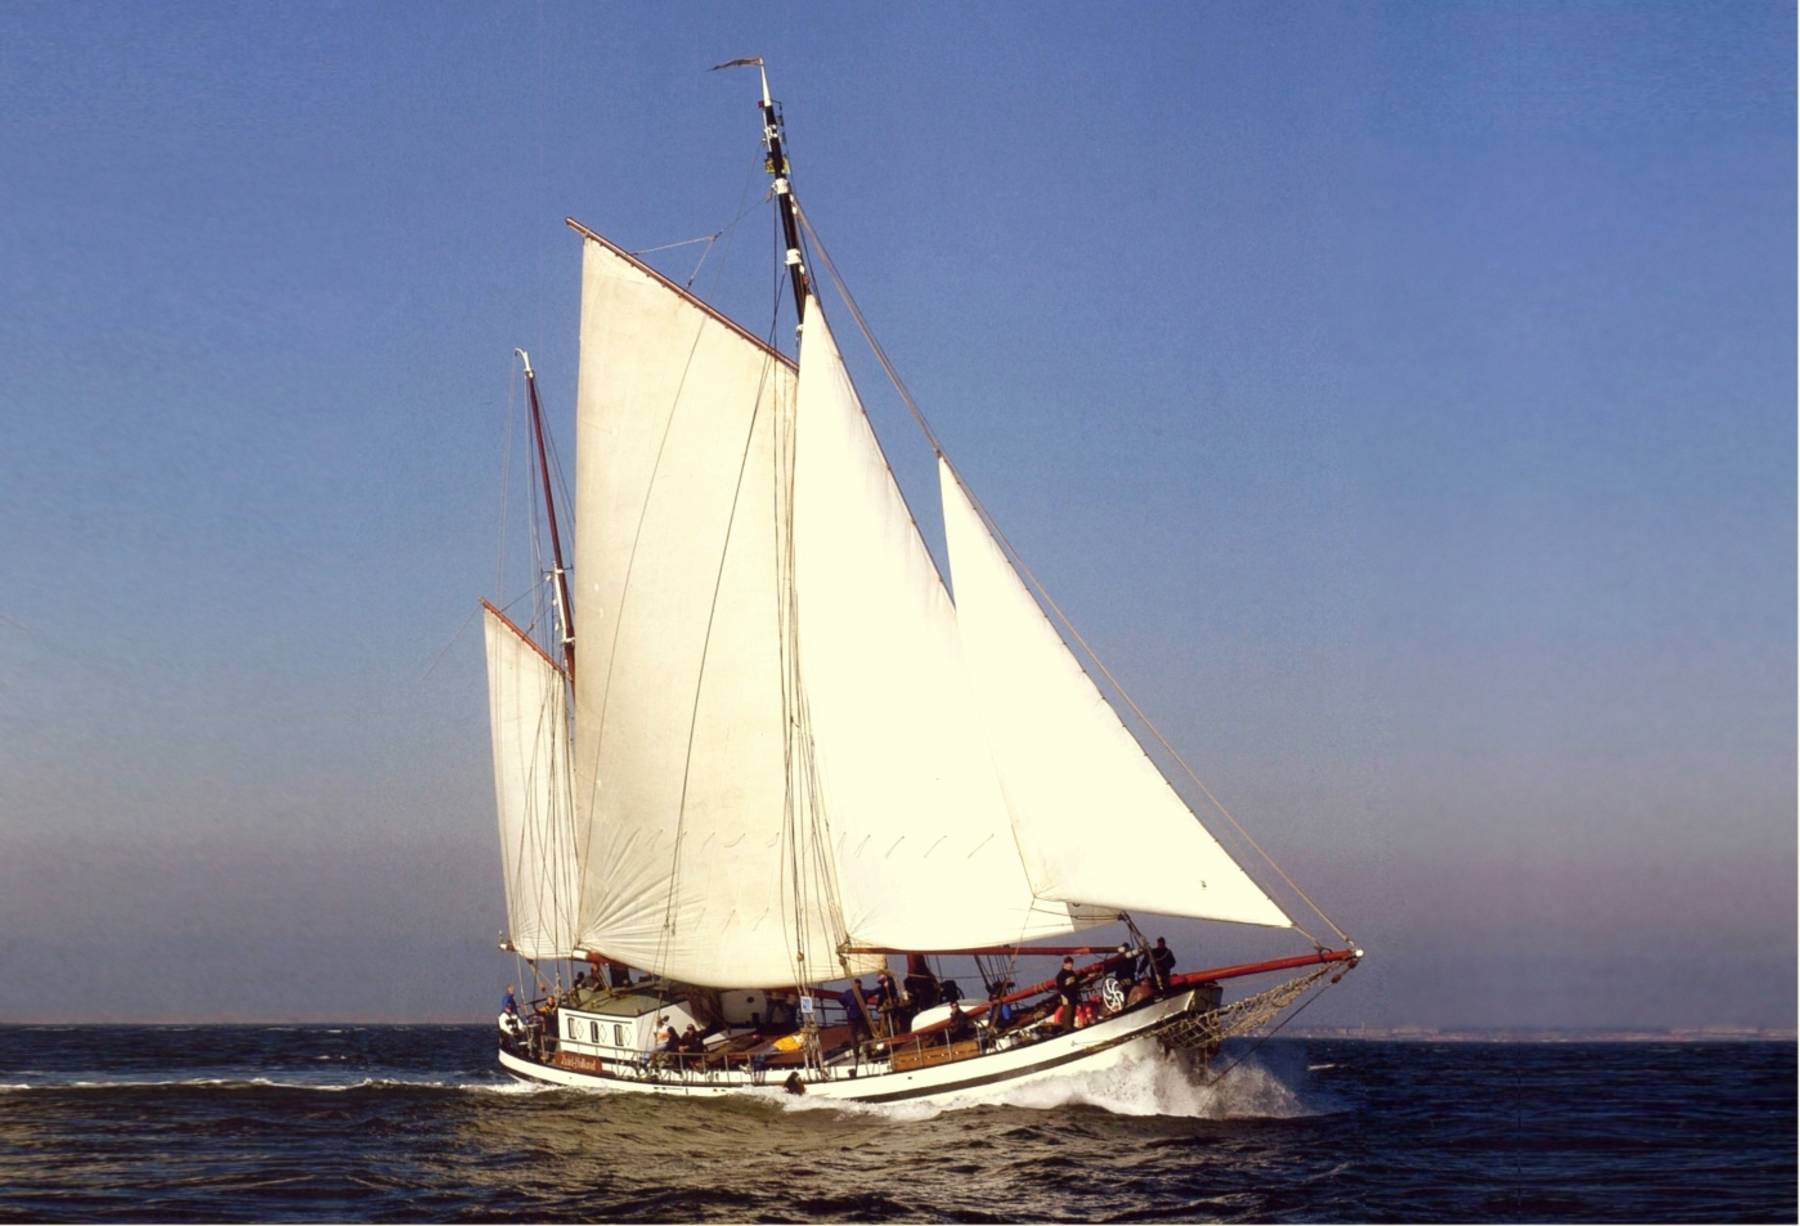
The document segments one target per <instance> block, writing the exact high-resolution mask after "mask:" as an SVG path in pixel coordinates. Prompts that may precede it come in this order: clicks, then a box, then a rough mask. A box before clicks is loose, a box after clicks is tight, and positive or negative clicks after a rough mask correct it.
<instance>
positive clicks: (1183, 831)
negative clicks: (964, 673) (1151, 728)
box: [938, 458, 1291, 928]
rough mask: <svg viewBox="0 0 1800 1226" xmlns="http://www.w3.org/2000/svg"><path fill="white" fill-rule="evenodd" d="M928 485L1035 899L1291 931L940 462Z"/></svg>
mask: <svg viewBox="0 0 1800 1226" xmlns="http://www.w3.org/2000/svg"><path fill="white" fill-rule="evenodd" d="M938 479H939V485H940V489H941V493H942V497H943V505H944V532H945V536H946V538H947V541H948V544H949V550H950V575H951V580H952V582H953V584H954V585H955V589H956V615H957V624H958V626H959V627H960V630H961V633H962V641H963V646H964V650H965V652H966V653H967V657H968V661H969V671H970V675H971V676H972V678H973V679H974V684H975V690H976V693H977V694H978V695H979V698H980V702H981V707H982V710H983V714H984V716H985V719H984V724H985V729H984V731H985V735H986V738H987V740H988V742H989V744H990V745H991V746H992V747H993V751H994V759H995V761H996V762H997V763H998V765H999V768H1000V776H1001V779H1002V782H1003V783H1004V785H1005V789H1006V798H1007V801H1008V803H1009V804H1010V806H1011V809H1012V816H1013V822H1014V828H1015V830H1016V831H1017V834H1018V840H1019V848H1020V851H1021V852H1022V854H1023V856H1024V861H1025V867H1026V871H1027V873H1028V874H1029V875H1030V878H1031V884H1032V888H1033V889H1034V890H1035V891H1036V892H1037V894H1038V896H1039V897H1042V898H1058V899H1064V900H1067V901H1071V902H1074V901H1080V902H1084V903H1090V904H1103V905H1107V906H1113V907H1120V908H1124V909H1127V910H1131V911H1146V912H1155V913H1158V914H1162V915H1186V916H1194V917H1197V918H1202V919H1216V920H1231V921H1235V922H1239V923H1246V924H1265V925H1269V926H1272V927H1284V928H1285V927H1289V926H1291V921H1290V920H1289V919H1288V917H1287V916H1286V915H1284V914H1283V913H1282V911H1281V909H1280V908H1279V907H1277V906H1276V905H1275V903H1274V902H1273V901H1272V900H1271V899H1270V898H1269V897H1268V895H1266V894H1265V893H1264V892H1263V891H1262V889H1261V888H1259V887H1258V886H1257V884H1256V883H1255V882H1254V881H1252V880H1251V879H1250V877H1249V876H1248V875H1247V874H1246V873H1245V872H1244V870H1243V869H1242V868H1240V867H1239V866H1238V864H1237V862H1236V861H1234V860H1233V859H1232V858H1231V856H1230V855H1229V854H1228V853H1227V852H1226V851H1225V849H1224V848H1222V847H1221V846H1219V844H1218V842H1217V841H1216V840H1214V839H1213V837H1212V836H1211V835H1210V834H1209V833H1207V831H1206V829H1205V828H1204V827H1203V826H1202V825H1201V824H1200V822H1199V821H1198V819H1196V818H1195V816H1194V814H1193V812H1192V811H1191V810H1190V809H1189V808H1188V807H1187V805H1186V804H1185V803H1184V802H1183V801H1182V800H1181V798H1180V797H1179V796H1177V795H1176V793H1175V791H1174V789H1173V788H1171V787H1170V786H1169V783H1168V780H1166V779H1165V778H1164V777H1163V775H1162V773H1161V772H1160V771H1159V770H1157V768H1156V766H1155V765H1154V764H1153V763H1152V762H1151V761H1150V759H1149V758H1148V757H1146V756H1145V754H1144V751H1143V749H1142V747H1141V746H1139V745H1138V743H1137V741H1136V740H1135V739H1134V738H1133V737H1132V735H1131V733H1130V732H1129V731H1127V730H1126V728H1125V726H1124V725H1123V724H1122V723H1121V722H1120V721H1119V717H1118V715H1117V714H1116V713H1115V712H1114V711H1113V709H1112V707H1111V706H1109V705H1108V704H1107V702H1106V700H1105V698H1103V697H1102V696H1101V694H1100V691H1099V690H1098V689H1097V688H1096V687H1095V685H1094V683H1093V681H1092V680H1091V679H1090V678H1089V677H1088V675H1087V674H1086V673H1085V672H1084V671H1082V668H1081V665H1080V664H1079V663H1078V662H1077V661H1076V659H1075V657H1074V656H1073V655H1072V654H1071V653H1070V651H1069V649H1068V647H1067V646H1066V645H1065V644H1064V643H1063V641H1062V638H1061V636H1059V635H1058V634H1057V633H1056V630H1055V628H1054V627H1053V626H1052V625H1051V624H1050V622H1049V620H1048V619H1047V618H1046V617H1045V616H1044V613H1043V611H1042V610H1041V609H1040V608H1039V607H1038V604H1037V602H1036V601H1035V600H1034V599H1033V598H1032V596H1031V594H1030V592H1029V591H1028V590H1027V589H1026V587H1025V585H1024V583H1023V582H1022V581H1021V580H1020V578H1019V576H1018V574H1017V572H1015V571H1014V569H1013V567H1012V564H1011V563H1010V562H1008V561H1007V559H1006V557H1005V555H1004V554H1003V553H1002V551H1001V549H1000V546H999V544H998V543H997V542H996V541H995V540H994V538H993V536H992V535H991V534H990V533H989V532H988V529H987V526H986V525H985V524H984V523H983V522H982V519H981V516H980V515H979V514H978V513H977V512H976V510H975V508H974V506H973V505H972V504H971V503H970V501H969V498H968V495H967V493H966V492H965V491H964V490H963V488H962V485H961V483H960V481H959V480H958V478H957V476H956V474H955V472H954V471H953V470H952V469H951V468H950V466H949V464H948V463H947V462H945V461H944V460H942V459H941V458H940V460H939V463H938Z"/></svg>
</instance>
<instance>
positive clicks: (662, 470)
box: [574, 234, 846, 986]
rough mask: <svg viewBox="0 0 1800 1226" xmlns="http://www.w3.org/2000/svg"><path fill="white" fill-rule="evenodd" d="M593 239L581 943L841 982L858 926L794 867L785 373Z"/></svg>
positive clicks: (673, 966) (583, 575) (582, 432)
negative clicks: (782, 500) (843, 951)
mask: <svg viewBox="0 0 1800 1226" xmlns="http://www.w3.org/2000/svg"><path fill="white" fill-rule="evenodd" d="M582 247H583V260H582V301H581V362H580V371H579V388H578V394H577V425H576V431H577V433H576V443H577V449H576V452H577V454H576V475H575V483H576V495H575V510H576V515H577V523H576V533H575V550H576V552H575V568H574V579H575V582H576V594H575V598H574V603H575V627H576V638H577V641H578V642H580V643H581V645H582V657H581V667H580V668H579V669H578V670H577V671H576V686H575V702H576V720H575V726H576V730H577V736H576V753H575V768H576V775H575V778H576V806H577V812H578V815H579V817H580V819H581V837H580V846H581V857H582V868H583V873H582V888H581V909H580V916H581V935H580V941H581V944H582V946H583V947H584V948H588V949H593V950H597V951H599V952H602V953H604V954H606V955H607V956H609V957H612V958H616V959H618V960H620V961H622V962H625V963H628V964H629V965H632V966H637V967H643V968H646V969H649V970H651V971H654V972H657V973H660V974H664V975H667V976H670V977H672V978H675V979H680V980H683V981H686V982H689V983H695V984H703V985H716V986H743V985H756V986H773V985H777V984H784V983H794V982H796V981H802V980H807V981H816V980H820V979H827V978H832V977H834V976H837V975H840V974H842V973H843V971H842V969H841V967H840V966H839V965H838V963H837V960H836V949H837V946H838V944H839V942H840V941H841V940H843V939H844V936H845V935H846V934H845V933H844V931H843V929H842V922H841V920H840V919H839V918H838V917H837V916H836V915H835V914H834V913H833V908H832V906H831V901H830V898H829V896H828V895H827V894H826V893H824V892H822V891H819V890H816V889H809V888H807V885H806V881H804V880H799V881H797V877H800V876H801V875H802V874H807V873H809V872H810V871H811V869H810V866H812V865H814V864H816V863H817V862H818V860H819V854H818V849H817V848H814V847H812V846H810V845H809V844H808V842H807V840H808V837H809V833H810V832H809V829H808V828H807V827H806V825H805V823H802V822H796V821H795V820H793V817H792V812H791V808H790V807H789V806H788V803H787V795H788V793H787V778H788V771H789V764H788V754H787V743H788V742H787V736H786V731H785V721H786V719H787V715H788V712H787V709H786V703H785V701H784V693H785V690H784V684H783V678H784V672H785V669H784V650H783V643H784V638H783V630H782V624H781V620H780V612H779V608H778V599H777V597H778V588H777V573H776V557H777V544H778V533H777V523H776V505H777V504H776V493H777V490H776V480H775V471H776V465H775V440H776V434H777V428H778V419H781V420H785V419H787V417H788V416H789V415H791V411H792V409H791V406H792V401H793V396H794V385H795V380H794V372H793V369H792V367H791V366H790V365H789V364H788V363H787V361H786V360H785V359H784V358H782V357H781V356H780V355H779V354H778V353H776V352H775V351H774V350H772V349H770V348H769V347H767V346H766V345H764V344H762V343H761V342H759V341H757V340H756V339H755V338H753V337H751V336H750V335H749V334H747V333H745V332H743V331H742V330H740V329H738V328H737V327H736V326H735V325H732V324H730V323H728V322H726V321H725V320H724V319H723V318H721V317H720V316H718V315H716V314H714V313H712V312H711V311H710V310H708V309H707V308H705V307H704V306H702V305H701V304H700V303H699V302H698V301H697V300H695V299H693V298H691V297H690V296H688V295H687V294H685V293H683V292H682V291H680V290H678V289H677V288H676V287H674V286H673V285H671V284H670V283H668V282H667V281H665V280H663V279H662V278H660V277H658V276H657V275H656V274H655V273H653V272H651V271H650V270H649V269H647V268H645V267H644V266H643V265H641V264H639V263H638V262H637V261H636V260H634V259H632V258H630V257H629V256H627V255H625V254H624V253H622V252H620V251H618V250H617V249H616V248H613V247H611V246H610V245H608V244H606V243H604V242H603V241H601V240H600V239H598V237H597V236H594V235H591V234H590V235H588V241H587V242H585V243H583V244H582ZM802 953H804V954H805V961H804V963H802V962H801V961H800V960H799V959H798V958H797V955H799V954H802Z"/></svg>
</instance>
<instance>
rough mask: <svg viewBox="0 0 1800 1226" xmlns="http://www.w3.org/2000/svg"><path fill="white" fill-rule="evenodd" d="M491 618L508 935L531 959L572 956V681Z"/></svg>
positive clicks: (490, 612)
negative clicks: (568, 690)
mask: <svg viewBox="0 0 1800 1226" xmlns="http://www.w3.org/2000/svg"><path fill="white" fill-rule="evenodd" d="M483 621H484V623H485V626H486V638H487V666H488V716H489V723H490V725H491V728H492V731H493V741H494V793H495V801H496V804H497V807H498V809H499V812H500V864H501V868H502V870H503V872H504V875H505V879H506V920H507V928H508V938H509V939H510V940H511V942H512V945H513V948H514V949H516V950H517V951H518V952H519V953H521V954H523V955H524V956H525V957H527V958H566V957H568V956H569V954H570V952H571V951H572V950H573V949H574V948H575V918H574V907H575V898H576V881H577V875H576V869H575V815H574V798H573V796H572V794H571V792H570V788H569V721H568V717H567V708H566V704H565V702H564V699H563V694H564V687H563V675H562V673H561V671H559V670H558V669H557V667H556V666H555V665H554V664H552V663H551V662H550V660H549V658H548V657H546V656H545V655H544V653H543V651H542V650H541V649H540V648H539V647H538V646H537V644H535V643H533V642H532V641H531V640H530V639H528V638H526V637H525V636H524V635H523V634H521V633H520V632H519V630H518V629H517V627H515V626H514V625H513V624H512V623H511V622H510V621H508V620H507V619H506V618H505V617H504V616H503V615H501V614H500V613H499V612H497V611H496V610H495V609H493V608H492V607H491V606H490V607H485V608H484V609H483Z"/></svg>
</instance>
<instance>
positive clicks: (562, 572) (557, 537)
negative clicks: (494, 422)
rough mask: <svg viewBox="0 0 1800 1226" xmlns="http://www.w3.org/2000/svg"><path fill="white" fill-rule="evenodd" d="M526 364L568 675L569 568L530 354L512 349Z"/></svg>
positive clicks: (571, 661) (571, 635)
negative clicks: (563, 549) (558, 528)
mask: <svg viewBox="0 0 1800 1226" xmlns="http://www.w3.org/2000/svg"><path fill="white" fill-rule="evenodd" d="M513 352H514V353H516V354H518V355H519V361H520V362H522V363H524V365H525V390H526V393H527V394H528V395H529V396H530V398H531V433H532V436H533V438H534V439H535V440H536V442H537V458H538V479H539V480H541V481H542V482H543V483H544V517H545V518H546V519H547V520H548V521H549V522H550V557H551V559H552V562H551V564H552V566H553V567H554V568H555V569H553V570H552V571H551V572H550V573H551V576H552V577H553V578H554V579H555V580H556V586H555V596H556V624H557V636H558V639H559V641H560V643H561V646H562V667H563V672H565V673H567V674H568V675H569V677H570V678H571V679H573V678H574V676H575V622H574V614H573V611H572V606H571V605H570V603H569V571H568V568H567V567H565V566H564V565H563V552H562V534H561V533H560V532H558V531H557V528H556V499H555V497H554V495H553V494H552V492H551V491H552V486H551V484H550V459H549V455H548V454H547V452H546V451H545V447H544V410H543V407H542V406H541V405H540V404H539V403H538V389H537V372H536V371H534V370H532V369H531V355H530V354H529V353H526V352H525V351H524V350H523V349H514V350H513Z"/></svg>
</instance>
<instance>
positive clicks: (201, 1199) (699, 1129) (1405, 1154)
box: [0, 1025, 1796, 1222]
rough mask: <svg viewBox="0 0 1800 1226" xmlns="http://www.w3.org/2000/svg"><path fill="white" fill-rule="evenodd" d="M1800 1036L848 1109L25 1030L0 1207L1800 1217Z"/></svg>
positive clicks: (474, 1054)
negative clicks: (1799, 1180)
mask: <svg viewBox="0 0 1800 1226" xmlns="http://www.w3.org/2000/svg"><path fill="white" fill-rule="evenodd" d="M1239 1054H1242V1053H1241V1052H1240V1053H1239ZM1794 1055H1795V1049H1794V1045H1793V1044H1787V1043H1744V1044H1736V1043H1714V1044H1680V1043H1568V1044H1549V1043H1516V1044H1501V1043H1495V1044H1482V1043H1423V1042H1374V1041H1347V1040H1332V1041H1321V1040H1299V1039H1286V1040H1276V1041H1274V1042H1271V1043H1268V1044H1266V1045H1264V1046H1263V1047H1261V1048H1260V1049H1258V1050H1256V1051H1255V1052H1254V1053H1252V1054H1250V1055H1249V1058H1248V1059H1246V1060H1245V1061H1244V1062H1243V1063H1242V1064H1241V1065H1240V1066H1238V1067H1237V1068H1236V1069H1235V1070H1233V1071H1232V1072H1230V1073H1229V1074H1227V1075H1226V1076H1225V1077H1224V1078H1223V1079H1222V1080H1220V1081H1219V1082H1218V1083H1216V1084H1211V1085H1209V1084H1205V1083H1203V1082H1200V1081H1198V1080H1196V1078H1195V1077H1194V1076H1193V1075H1192V1073H1191V1072H1190V1071H1187V1070H1184V1069H1183V1068H1181V1067H1179V1066H1177V1065H1174V1064H1170V1063H1165V1062H1163V1061H1162V1060H1159V1059H1146V1060H1144V1061H1141V1062H1139V1063H1138V1064H1136V1065H1134V1066H1132V1067H1129V1068H1125V1069H1122V1070H1118V1071H1116V1072H1114V1073H1112V1074H1108V1075H1104V1076H1102V1075H1090V1076H1088V1077H1085V1078H1081V1077H1078V1078H1075V1079H1072V1080H1069V1081H1066V1082H1062V1083H1057V1084H1053V1085H1050V1086H1045V1087H1038V1088H1035V1089H1026V1090H1015V1091H1014V1092H1013V1093H1012V1094H1011V1095H1010V1096H1002V1097H1000V1098H998V1099H990V1100H984V1101H980V1102H969V1103H967V1104H958V1105H956V1106H953V1107H951V1108H948V1109H937V1108H926V1107H920V1106H917V1105H910V1106H905V1105H903V1106H900V1107H895V1108H886V1107H882V1108H853V1109H850V1110H845V1109H841V1108H831V1107H823V1106H820V1105H818V1104H816V1103H807V1102H806V1101H804V1100H798V1101H781V1102H762V1101H726V1102H715V1103H706V1102H672V1101H665V1100H658V1099H649V1098H643V1097H638V1096H634V1095H602V1094H590V1093H582V1092H577V1091H568V1090H534V1089H527V1088H525V1087H522V1086H516V1085H514V1084H512V1083H510V1082H509V1081H508V1080H507V1079H505V1078H504V1077H502V1076H500V1075H499V1074H498V1072H497V1070H496V1068H495V1065H494V1063H493V1052H492V1043H491V1039H490V1032H489V1030H488V1029H487V1028H486V1027H482V1026H472V1027H460V1026H450V1027H435V1026H348V1025H346V1026H299V1027H267V1026H256V1027H216V1026H207V1027H8V1028H0V1219H8V1220H21V1219H22V1220H33V1221H38V1220H42V1221H88V1222H92V1221H181V1222H190V1221H305V1220H329V1221H421V1220H429V1221H457V1220H476V1221H481V1220H498V1219H527V1220H534V1221H553V1220H575V1219H586V1220H601V1221H618V1222H632V1221H672V1222H685V1221H698V1220H729V1221H820V1220H825V1221H834V1220H846V1221H849V1220H865V1221H866V1220H874V1219H879V1220H890V1219H891V1220H938V1221H944V1220H949V1221H1057V1220H1081V1221H1092V1220H1099V1221H1109V1220H1111V1221H1229V1222H1238V1221H1252V1222H1257V1221H1272V1222H1333V1221H1366V1222H1388V1221H1408V1222H1446V1221H1456V1222H1519V1221H1530V1222H1536V1221H1567V1222H1792V1221H1794V1220H1795V1216H1796V1197H1795V1187H1796V1184H1795V1178H1796V1175H1795V1143H1796V1139H1795V1064H1794Z"/></svg>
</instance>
